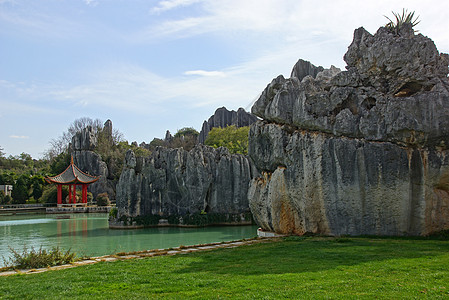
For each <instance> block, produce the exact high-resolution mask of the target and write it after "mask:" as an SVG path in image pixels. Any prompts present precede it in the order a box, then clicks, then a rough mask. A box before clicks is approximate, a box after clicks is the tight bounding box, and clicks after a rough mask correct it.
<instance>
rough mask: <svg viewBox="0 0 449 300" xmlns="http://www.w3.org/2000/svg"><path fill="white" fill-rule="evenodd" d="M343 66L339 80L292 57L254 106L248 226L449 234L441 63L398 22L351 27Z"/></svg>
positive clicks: (445, 91) (447, 127)
mask: <svg viewBox="0 0 449 300" xmlns="http://www.w3.org/2000/svg"><path fill="white" fill-rule="evenodd" d="M344 59H345V61H346V63H347V67H346V68H347V70H346V71H342V72H339V70H337V69H336V68H335V67H332V68H331V69H329V70H324V69H323V70H322V71H319V72H317V70H319V67H315V66H313V65H311V64H310V63H308V62H305V61H302V60H300V61H299V62H298V63H297V65H296V66H295V68H294V70H293V72H292V77H291V78H289V79H285V78H284V77H283V76H279V77H277V78H275V79H274V80H273V81H272V82H271V83H270V84H269V85H268V86H267V87H266V89H265V90H264V91H263V93H262V95H261V97H260V98H259V99H258V100H257V102H256V103H255V104H254V106H253V107H252V113H253V114H255V115H257V116H258V117H260V118H262V119H263V121H258V122H257V123H255V124H254V125H252V126H251V130H250V138H249V156H250V157H251V158H252V159H253V161H254V163H255V165H256V167H257V168H258V170H259V171H260V172H261V176H260V177H259V178H256V179H254V180H253V181H252V182H251V187H250V189H249V194H248V197H249V203H250V207H251V211H252V213H253V216H254V218H255V220H256V221H257V222H258V223H259V224H260V225H261V227H262V228H263V229H265V230H270V231H276V232H278V233H295V234H304V233H307V232H311V233H318V234H330V235H342V234H349V235H360V234H376V235H426V234H430V233H432V232H436V231H440V230H444V229H449V150H448V146H449V80H448V77H447V75H448V62H449V56H448V55H447V54H440V53H439V52H438V50H437V48H436V46H435V45H434V43H433V42H432V40H430V39H429V38H427V37H425V36H423V35H421V34H418V35H415V34H414V32H413V29H412V28H411V26H403V27H402V28H401V30H400V32H399V33H398V34H396V33H392V32H390V31H388V30H387V29H386V28H384V27H381V28H380V29H379V30H378V31H377V33H376V34H375V35H371V34H370V33H369V32H367V31H366V30H365V29H363V28H359V29H357V30H355V32H354V40H353V42H352V43H351V45H350V46H349V49H348V51H347V53H346V54H345V56H344Z"/></svg>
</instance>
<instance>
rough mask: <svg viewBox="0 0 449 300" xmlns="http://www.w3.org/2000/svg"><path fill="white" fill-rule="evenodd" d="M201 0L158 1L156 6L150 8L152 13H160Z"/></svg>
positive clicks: (200, 0)
mask: <svg viewBox="0 0 449 300" xmlns="http://www.w3.org/2000/svg"><path fill="white" fill-rule="evenodd" d="M202 1H203V0H165V1H160V2H159V3H158V5H157V6H155V7H153V8H152V9H151V12H152V13H161V12H165V11H168V10H171V9H175V8H178V7H182V6H188V5H192V4H194V3H198V2H202Z"/></svg>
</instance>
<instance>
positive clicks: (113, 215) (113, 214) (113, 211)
mask: <svg viewBox="0 0 449 300" xmlns="http://www.w3.org/2000/svg"><path fill="white" fill-rule="evenodd" d="M117 214H118V209H117V207H113V208H111V210H110V211H109V217H111V218H114V219H116V218H117Z"/></svg>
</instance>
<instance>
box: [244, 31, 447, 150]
mask: <svg viewBox="0 0 449 300" xmlns="http://www.w3.org/2000/svg"><path fill="white" fill-rule="evenodd" d="M410 30H411V28H409V27H407V26H404V27H403V29H401V31H400V32H399V34H395V33H392V32H390V31H389V30H387V29H386V28H384V27H381V28H380V29H379V30H378V31H377V33H376V34H375V35H371V34H370V33H369V32H367V31H366V30H365V29H364V28H362V27H361V28H359V29H356V30H355V32H354V40H353V42H352V43H351V45H350V46H349V48H348V51H347V53H346V54H345V60H346V62H347V64H348V66H347V67H346V68H347V71H343V72H340V70H339V69H337V68H335V67H333V66H332V67H331V68H330V69H328V70H323V71H321V72H318V73H317V74H316V75H315V77H313V75H314V74H315V72H316V67H314V66H313V65H310V66H309V64H308V63H307V62H304V61H302V60H300V61H299V62H298V63H297V66H296V67H295V68H294V69H301V70H306V71H307V70H311V71H310V73H312V74H307V72H305V71H304V72H303V73H301V74H302V76H304V77H303V78H302V80H301V81H299V80H298V78H297V77H292V78H289V79H285V78H284V77H283V76H282V75H280V76H278V77H277V78H275V79H273V81H272V82H271V83H270V84H268V86H267V87H266V88H265V90H264V91H263V92H262V94H261V96H260V97H259V99H258V100H257V101H256V103H255V104H254V105H253V107H252V109H251V111H252V113H253V114H255V115H257V116H258V117H260V118H262V119H264V120H266V121H269V122H275V123H277V124H288V125H289V126H293V127H294V128H296V129H306V130H313V131H320V132H324V133H329V134H332V135H334V136H346V137H350V138H364V139H367V140H372V141H387V142H393V143H397V144H399V145H402V146H407V145H415V146H432V147H434V146H438V147H444V148H446V147H448V145H449V118H447V113H448V111H449V99H448V98H449V92H448V91H449V81H448V78H447V74H448V63H449V58H448V57H449V56H448V55H447V54H444V53H441V54H440V53H439V52H438V50H437V48H436V46H435V44H434V43H433V42H432V40H430V39H429V38H427V37H425V36H423V35H421V34H418V35H415V34H413V31H410ZM298 72H299V71H298ZM298 72H296V73H298ZM293 73H295V72H293ZM296 73H295V74H296ZM298 76H299V75H298ZM300 77H301V76H300Z"/></svg>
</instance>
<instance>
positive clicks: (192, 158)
mask: <svg viewBox="0 0 449 300" xmlns="http://www.w3.org/2000/svg"><path fill="white" fill-rule="evenodd" d="M256 172H257V171H256V169H255V168H254V166H253V165H252V164H251V162H250V161H249V160H248V158H247V157H245V156H243V155H237V154H233V155H231V154H229V151H228V150H227V149H226V148H222V147H221V148H218V149H215V148H211V147H208V146H204V145H201V144H198V145H196V146H195V147H194V148H193V149H192V150H190V151H185V150H184V149H183V148H175V149H170V148H165V147H157V148H156V150H155V151H154V152H153V153H152V154H151V155H150V156H148V157H136V156H135V155H134V152H132V151H131V150H129V151H128V152H127V153H126V158H125V166H124V169H123V171H122V174H121V176H120V180H119V183H118V184H117V208H118V215H119V216H123V215H125V216H128V217H136V216H145V215H159V216H170V215H172V216H183V215H187V214H194V213H200V212H201V211H204V212H206V213H221V214H239V213H247V212H249V205H248V199H247V191H248V187H249V181H250V180H251V179H252V178H254V177H255V176H256Z"/></svg>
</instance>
